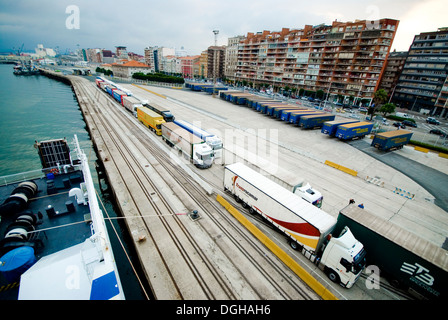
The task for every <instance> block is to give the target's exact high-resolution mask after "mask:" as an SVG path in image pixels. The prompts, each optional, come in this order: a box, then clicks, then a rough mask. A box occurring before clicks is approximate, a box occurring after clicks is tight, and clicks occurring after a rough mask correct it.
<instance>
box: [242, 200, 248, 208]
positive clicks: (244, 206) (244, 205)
mask: <svg viewBox="0 0 448 320" xmlns="http://www.w3.org/2000/svg"><path fill="white" fill-rule="evenodd" d="M241 205H242V206H243V208H244V209H246V208H247V203H246V202H244V201H242V202H241Z"/></svg>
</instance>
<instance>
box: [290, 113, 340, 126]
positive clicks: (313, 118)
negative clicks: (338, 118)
mask: <svg viewBox="0 0 448 320" xmlns="http://www.w3.org/2000/svg"><path fill="white" fill-rule="evenodd" d="M334 118H335V116H334V115H333V114H330V113H323V114H316V115H306V116H302V117H300V121H299V126H300V127H302V128H304V129H312V128H320V127H322V126H323V125H324V122H326V121H332V120H334Z"/></svg>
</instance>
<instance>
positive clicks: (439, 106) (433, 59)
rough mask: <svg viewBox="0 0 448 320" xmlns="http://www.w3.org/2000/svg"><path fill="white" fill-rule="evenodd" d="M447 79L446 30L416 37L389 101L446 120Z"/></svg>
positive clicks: (447, 37) (447, 44) (447, 53)
mask: <svg viewBox="0 0 448 320" xmlns="http://www.w3.org/2000/svg"><path fill="white" fill-rule="evenodd" d="M447 75H448V28H439V30H438V31H434V32H424V33H420V34H419V35H416V36H415V37H414V41H413V42H412V45H411V47H410V48H409V54H408V57H407V58H406V62H405V65H404V67H403V71H402V73H401V76H400V78H399V81H398V84H397V87H396V90H395V92H394V96H393V101H394V102H395V103H397V104H399V105H400V106H401V107H403V108H408V109H410V110H413V111H419V110H420V109H428V110H430V113H431V114H432V115H441V116H446V114H447V113H446V111H447V110H446V108H447V104H446V97H447V90H446V84H447Z"/></svg>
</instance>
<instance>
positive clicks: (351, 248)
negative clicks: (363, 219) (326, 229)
mask: <svg viewBox="0 0 448 320" xmlns="http://www.w3.org/2000/svg"><path fill="white" fill-rule="evenodd" d="M365 256H366V252H365V250H364V246H363V244H362V243H361V242H359V241H358V240H356V238H355V237H354V236H353V234H352V232H351V231H350V229H349V228H348V227H345V228H344V229H343V230H342V232H341V235H340V236H339V238H336V237H331V239H330V240H329V242H328V243H327V245H326V247H325V249H324V251H323V254H322V257H321V259H320V261H319V268H320V269H322V270H324V272H325V273H326V274H327V275H328V277H329V278H330V280H331V281H333V282H336V283H338V282H339V283H340V284H341V285H342V286H344V287H346V288H351V287H352V286H353V284H354V283H355V282H356V280H357V279H358V278H359V276H360V275H361V272H362V270H363V269H364V267H365V265H366V260H365Z"/></svg>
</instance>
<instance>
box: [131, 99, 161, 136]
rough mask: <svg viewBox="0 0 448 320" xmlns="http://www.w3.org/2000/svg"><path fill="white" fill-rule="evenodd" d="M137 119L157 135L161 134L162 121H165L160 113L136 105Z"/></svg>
mask: <svg viewBox="0 0 448 320" xmlns="http://www.w3.org/2000/svg"><path fill="white" fill-rule="evenodd" d="M137 119H138V120H139V121H140V122H141V123H143V124H144V125H145V126H146V127H148V128H149V129H150V130H152V131H154V132H155V133H156V134H157V135H158V136H161V135H162V123H165V120H163V116H162V115H160V114H158V113H156V112H154V111H152V110H150V109H148V108H147V107H143V106H142V107H137Z"/></svg>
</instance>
